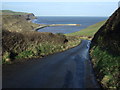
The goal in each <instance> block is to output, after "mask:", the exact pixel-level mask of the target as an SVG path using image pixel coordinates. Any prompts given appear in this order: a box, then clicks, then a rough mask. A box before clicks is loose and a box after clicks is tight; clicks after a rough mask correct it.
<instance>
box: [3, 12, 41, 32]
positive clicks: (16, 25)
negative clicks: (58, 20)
mask: <svg viewBox="0 0 120 90" xmlns="http://www.w3.org/2000/svg"><path fill="white" fill-rule="evenodd" d="M34 18H35V16H34V14H32V13H24V12H13V11H10V10H3V11H2V28H3V29H4V30H8V31H10V32H12V31H16V32H24V31H33V30H34V28H35V27H38V26H39V25H37V24H34V23H31V22H29V21H28V20H32V19H34Z"/></svg>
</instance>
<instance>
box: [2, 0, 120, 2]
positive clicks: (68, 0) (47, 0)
mask: <svg viewBox="0 0 120 90" xmlns="http://www.w3.org/2000/svg"><path fill="white" fill-rule="evenodd" d="M1 1H2V2H118V1H120V0H1Z"/></svg>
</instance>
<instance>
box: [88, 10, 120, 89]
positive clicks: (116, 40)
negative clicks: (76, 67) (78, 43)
mask: <svg viewBox="0 0 120 90" xmlns="http://www.w3.org/2000/svg"><path fill="white" fill-rule="evenodd" d="M90 54H91V57H92V63H93V67H94V70H95V72H96V76H97V80H98V82H99V83H100V85H101V86H102V88H105V89H106V88H114V89H116V90H117V89H119V86H120V81H119V78H120V72H119V68H120V8H118V9H117V10H116V11H115V12H114V13H113V15H112V16H110V18H109V19H108V20H107V22H106V23H105V24H104V25H103V26H102V27H101V28H100V29H99V30H98V32H97V33H96V34H95V35H94V38H93V39H92V41H91V49H90Z"/></svg>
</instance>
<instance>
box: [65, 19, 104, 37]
mask: <svg viewBox="0 0 120 90" xmlns="http://www.w3.org/2000/svg"><path fill="white" fill-rule="evenodd" d="M105 22H106V21H102V22H99V23H96V24H94V25H91V26H89V27H87V28H85V29H83V30H81V31H78V32H74V33H69V34H65V35H66V36H87V37H93V36H94V34H95V33H96V32H97V31H98V30H99V28H100V27H101V26H102V25H103V24H104V23H105Z"/></svg>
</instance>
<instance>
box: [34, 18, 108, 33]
mask: <svg viewBox="0 0 120 90" xmlns="http://www.w3.org/2000/svg"><path fill="white" fill-rule="evenodd" d="M106 19H108V17H67V16H66V17H63V16H49V17H48V16H44V17H43V16H39V17H37V19H35V20H33V22H34V23H37V24H48V25H50V24H80V26H51V27H45V28H42V29H39V30H38V31H39V32H52V33H64V34H67V33H72V32H76V31H80V30H82V29H84V28H87V27H88V26H90V25H93V24H95V23H98V22H100V21H104V20H106Z"/></svg>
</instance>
